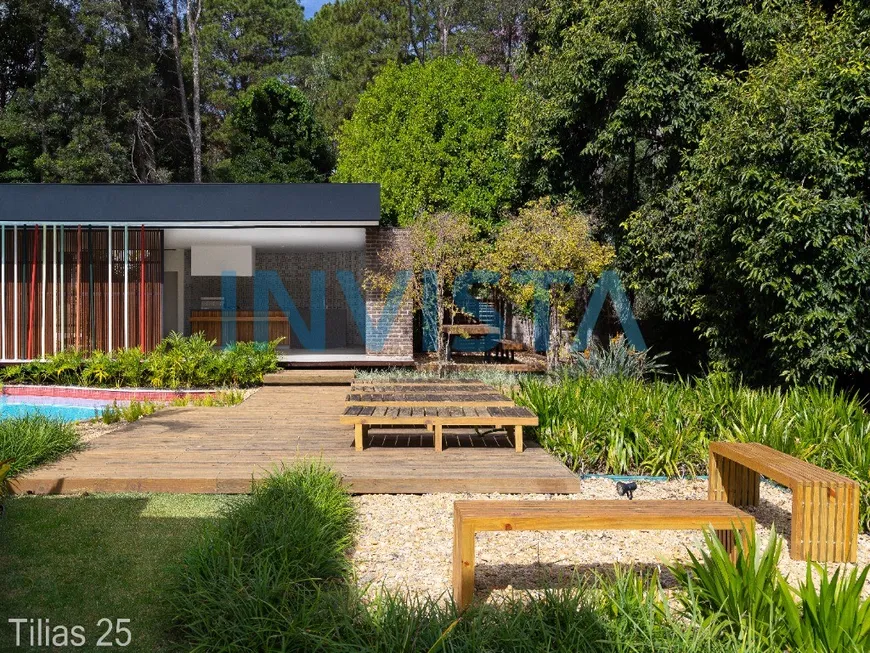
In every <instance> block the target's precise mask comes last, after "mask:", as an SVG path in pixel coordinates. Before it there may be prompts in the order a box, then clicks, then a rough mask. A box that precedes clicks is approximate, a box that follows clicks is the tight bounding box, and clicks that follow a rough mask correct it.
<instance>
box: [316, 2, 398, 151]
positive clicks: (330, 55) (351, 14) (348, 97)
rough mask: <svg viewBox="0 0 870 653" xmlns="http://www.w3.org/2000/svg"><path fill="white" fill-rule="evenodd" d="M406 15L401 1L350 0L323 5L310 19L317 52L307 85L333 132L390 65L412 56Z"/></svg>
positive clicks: (327, 127) (327, 125)
mask: <svg viewBox="0 0 870 653" xmlns="http://www.w3.org/2000/svg"><path fill="white" fill-rule="evenodd" d="M405 20H406V16H405V9H404V7H403V5H402V1H401V0H346V1H345V2H337V3H334V4H326V5H323V7H322V8H321V9H320V11H318V12H317V13H316V14H315V15H314V17H313V18H312V19H311V21H309V34H310V37H311V41H312V47H313V48H314V54H313V56H312V57H311V58H310V59H309V60H308V62H307V67H306V70H305V74H304V81H303V88H304V89H305V91H306V93H307V94H308V96H309V97H310V98H311V100H312V102H313V103H314V108H315V111H316V112H317V115H318V117H319V118H320V120H321V121H322V122H323V124H324V126H325V127H326V129H327V131H328V132H329V133H330V134H335V133H336V132H337V130H338V126H339V125H340V124H341V122H342V121H343V120H345V119H347V118H349V117H350V115H351V114H352V112H353V109H354V107H355V106H356V102H357V99H358V98H359V96H360V94H361V93H362V92H363V90H365V88H366V86H367V85H368V84H369V82H371V80H372V79H374V77H375V75H377V74H378V73H379V72H380V71H381V70H382V69H383V68H384V67H385V66H386V65H387V64H389V63H401V62H407V61H410V60H411V58H412V57H411V54H410V52H409V49H408V40H407V38H406V36H407V35H406V30H405V24H404V21H405Z"/></svg>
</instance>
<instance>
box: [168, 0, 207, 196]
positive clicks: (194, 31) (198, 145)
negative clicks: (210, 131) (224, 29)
mask: <svg viewBox="0 0 870 653" xmlns="http://www.w3.org/2000/svg"><path fill="white" fill-rule="evenodd" d="M178 6H179V3H178V0H172V50H173V54H174V55H175V71H176V79H177V83H178V95H179V98H178V101H179V107H180V109H181V118H182V121H183V123H184V129H185V131H186V132H187V139H188V140H189V141H190V150H191V155H192V158H193V181H194V182H196V183H199V182H201V181H202V100H201V92H202V91H201V66H200V59H201V54H200V44H199V29H200V28H199V26H200V21H201V19H202V0H188V2H187V5H186V7H185V9H186V11H185V14H184V24H185V31H186V32H187V36H188V39H189V48H190V58H191V77H192V80H193V81H192V86H193V95H192V97H191V101H192V102H191V104H192V106H193V118H192V119H191V117H190V111H188V109H187V91H186V90H185V83H184V64H183V58H182V49H181V38H180V36H179V32H180V31H181V28H180V23H181V16H180V15H179V11H178Z"/></svg>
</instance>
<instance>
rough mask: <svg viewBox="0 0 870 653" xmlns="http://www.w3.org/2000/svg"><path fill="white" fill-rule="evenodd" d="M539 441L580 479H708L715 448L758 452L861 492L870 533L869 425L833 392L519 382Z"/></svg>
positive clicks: (615, 381) (733, 385)
mask: <svg viewBox="0 0 870 653" xmlns="http://www.w3.org/2000/svg"><path fill="white" fill-rule="evenodd" d="M515 399H516V400H517V402H518V403H520V404H522V405H524V406H527V407H528V408H530V409H531V410H532V411H534V412H535V414H536V415H537V416H538V419H539V421H540V426H539V427H538V440H539V442H540V443H541V445H542V446H544V447H545V448H546V449H547V450H549V451H550V452H551V453H553V454H555V455H556V456H558V457H559V458H560V459H561V460H563V461H564V462H565V463H566V464H567V465H568V466H569V467H570V468H571V469H572V470H575V471H578V472H582V473H589V472H601V473H609V474H649V475H654V476H659V475H661V476H669V477H681V476H692V475H696V474H703V473H704V472H705V471H706V466H707V460H708V455H709V443H710V441H711V440H724V441H731V442H759V443H761V444H765V445H767V446H769V447H772V448H773V449H776V450H778V451H782V452H784V453H787V454H789V455H791V456H794V457H796V458H799V459H801V460H805V461H807V462H810V463H812V464H814V465H818V466H819V467H822V468H824V469H829V470H831V471H834V472H837V473H839V474H843V475H844V476H847V477H849V478H851V479H854V480H855V481H857V482H858V483H859V484H860V486H861V507H860V511H861V512H860V521H861V525H862V528H864V529H865V530H868V529H870V415H868V414H867V412H866V410H865V409H864V406H863V405H862V403H861V401H860V399H859V397H858V396H854V395H853V396H850V395H846V394H844V393H842V392H839V391H837V390H836V389H834V388H832V387H830V386H823V387H803V386H794V387H790V388H787V389H781V388H762V389H757V388H750V387H748V386H746V385H744V384H743V383H741V382H740V381H737V380H735V379H733V378H731V377H730V376H728V375H725V374H711V375H710V376H708V377H705V378H702V379H697V380H694V381H687V380H681V379H678V380H674V381H665V380H663V379H661V378H655V379H652V380H650V381H642V380H639V379H637V378H632V377H629V376H622V375H611V376H604V377H600V378H593V377H591V376H588V375H577V376H563V377H560V378H559V379H552V378H549V379H548V378H534V377H527V378H524V379H521V380H520V384H519V390H518V391H517V392H516V395H515Z"/></svg>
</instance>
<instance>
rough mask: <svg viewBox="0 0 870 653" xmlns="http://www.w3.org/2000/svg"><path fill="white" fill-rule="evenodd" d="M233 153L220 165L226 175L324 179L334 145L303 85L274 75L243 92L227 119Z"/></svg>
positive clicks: (241, 179)
mask: <svg viewBox="0 0 870 653" xmlns="http://www.w3.org/2000/svg"><path fill="white" fill-rule="evenodd" d="M223 136H224V137H225V138H226V141H227V146H228V148H227V149H228V152H227V154H228V156H227V158H226V159H224V160H223V161H221V162H220V163H219V164H217V165H216V166H215V176H216V178H217V179H219V180H221V181H230V182H237V183H282V184H289V183H305V182H324V181H326V180H327V179H328V178H329V175H330V173H331V172H332V166H333V156H332V146H331V144H330V142H329V139H328V138H327V136H326V132H325V131H324V129H323V127H322V126H321V125H320V123H318V122H317V121H316V120H315V118H314V114H313V112H312V109H311V105H310V104H309V102H308V100H307V99H306V97H305V95H303V93H302V91H300V90H299V89H297V88H294V87H293V86H290V85H289V84H285V83H283V82H280V81H278V80H277V79H270V80H267V81H265V82H263V83H262V84H258V85H257V86H252V87H251V88H249V89H248V90H247V91H245V92H244V93H242V94H241V95H240V96H239V98H238V100H237V101H236V104H235V106H234V107H233V111H232V113H231V114H230V116H229V118H227V121H226V122H225V123H224V134H223Z"/></svg>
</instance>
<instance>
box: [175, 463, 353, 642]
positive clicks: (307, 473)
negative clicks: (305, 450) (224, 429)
mask: <svg viewBox="0 0 870 653" xmlns="http://www.w3.org/2000/svg"><path fill="white" fill-rule="evenodd" d="M354 526H355V516H354V511H353V506H352V504H351V499H350V496H349V495H348V494H347V493H346V491H345V490H344V488H343V487H342V485H341V479H340V478H339V476H338V475H337V474H335V473H334V472H332V471H330V470H328V469H326V468H324V467H321V466H320V465H316V464H310V465H300V466H297V467H293V468H291V469H287V470H281V471H276V472H274V473H272V474H270V475H269V476H268V477H266V478H265V479H264V480H262V481H261V482H257V483H255V484H254V488H253V494H252V496H251V498H250V500H248V501H242V502H240V503H237V504H234V505H233V506H231V507H230V508H229V510H228V511H227V512H226V514H225V515H224V516H223V518H222V519H221V520H220V522H219V523H218V524H217V525H216V526H214V527H213V528H210V529H209V530H207V531H206V532H205V533H204V534H203V536H202V538H201V540H200V542H199V543H198V545H197V546H196V547H195V548H193V550H191V551H190V552H189V553H188V555H187V556H186V558H185V560H184V564H183V566H182V568H181V569H180V570H179V581H178V585H177V587H176V588H175V592H174V597H173V606H174V611H175V615H176V621H177V623H178V625H179V627H180V628H181V630H182V632H183V633H184V635H185V636H186V637H187V638H188V639H189V640H190V641H191V642H193V643H195V647H194V648H195V650H256V651H267V650H297V651H303V650H317V649H318V648H320V647H322V646H323V644H324V643H326V642H328V641H330V639H331V638H332V637H333V636H334V635H335V631H336V628H338V625H339V622H338V621H337V620H336V619H335V618H334V614H335V613H336V610H338V608H336V607H335V604H336V603H340V602H341V601H342V600H343V597H342V596H341V595H340V594H337V593H336V592H332V591H330V587H331V586H336V585H339V586H340V585H341V584H342V583H343V581H344V579H345V578H346V577H347V576H348V575H349V562H348V558H347V552H348V549H349V548H350V546H351V543H352V541H353V533H354Z"/></svg>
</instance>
